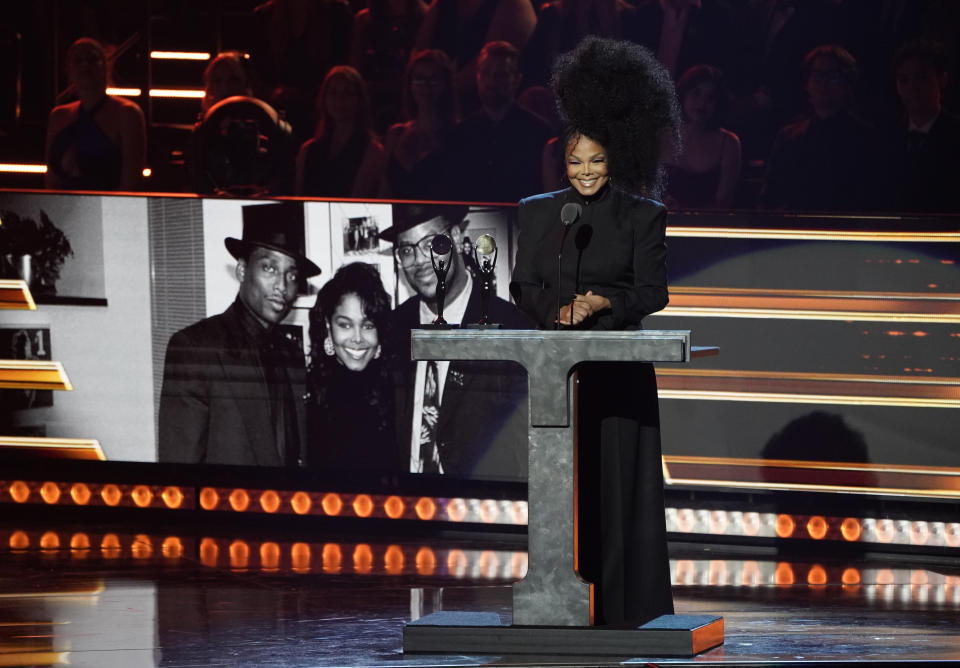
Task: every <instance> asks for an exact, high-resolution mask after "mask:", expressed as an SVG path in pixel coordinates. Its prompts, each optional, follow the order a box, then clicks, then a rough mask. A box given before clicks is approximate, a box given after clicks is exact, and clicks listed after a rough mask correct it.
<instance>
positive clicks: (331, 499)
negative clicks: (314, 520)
mask: <svg viewBox="0 0 960 668" xmlns="http://www.w3.org/2000/svg"><path fill="white" fill-rule="evenodd" d="M320 507H321V508H323V512H325V513H326V514H327V515H333V516H337V515H339V514H340V511H341V510H343V499H341V498H340V495H339V494H334V493H333V492H330V493H329V494H325V495H324V496H323V499H321V500H320Z"/></svg>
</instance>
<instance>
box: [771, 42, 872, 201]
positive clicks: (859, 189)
mask: <svg viewBox="0 0 960 668" xmlns="http://www.w3.org/2000/svg"><path fill="white" fill-rule="evenodd" d="M803 70H804V81H805V86H806V91H807V96H808V98H809V100H810V106H811V107H812V111H811V113H810V114H809V115H807V116H806V117H805V118H803V119H802V120H800V121H798V122H796V123H792V124H790V125H787V126H786V127H784V128H783V129H782V130H781V131H780V132H779V134H778V135H777V138H776V141H775V142H774V146H773V151H772V152H771V154H770V159H769V160H768V161H767V173H766V183H765V184H764V189H763V193H762V194H761V204H762V205H763V206H764V207H767V208H773V209H794V210H812V211H850V210H854V209H863V208H872V207H874V206H875V204H876V197H875V194H874V192H873V191H875V190H876V189H878V183H877V173H876V171H875V168H876V166H877V157H878V153H877V137H876V136H875V135H874V133H873V132H872V131H871V129H870V128H869V127H868V126H867V125H866V124H864V123H863V122H862V121H860V120H859V119H857V118H856V117H854V116H853V114H852V113H851V109H852V106H853V91H854V85H855V82H856V78H857V63H856V61H855V60H854V59H853V56H851V55H850V53H849V52H848V51H847V50H846V49H844V48H842V47H839V46H835V45H826V46H818V47H816V48H815V49H813V50H812V51H811V52H810V53H808V54H807V57H806V58H805V59H804V67H803Z"/></svg>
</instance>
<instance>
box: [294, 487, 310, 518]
mask: <svg viewBox="0 0 960 668" xmlns="http://www.w3.org/2000/svg"><path fill="white" fill-rule="evenodd" d="M290 507H291V508H293V512H295V513H296V514H297V515H306V514H307V513H309V512H310V508H312V507H313V501H311V500H310V495H309V494H307V493H306V492H297V493H296V494H294V495H293V496H291V497H290Z"/></svg>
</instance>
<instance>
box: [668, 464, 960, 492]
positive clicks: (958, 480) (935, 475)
mask: <svg viewBox="0 0 960 668" xmlns="http://www.w3.org/2000/svg"><path fill="white" fill-rule="evenodd" d="M663 464H664V470H665V472H666V476H667V477H666V483H667V484H668V485H696V486H710V487H735V488H740V489H764V490H791V491H803V492H849V493H853V494H871V495H878V494H879V495H890V496H909V497H929V498H938V499H960V471H958V470H957V469H955V468H948V467H941V466H906V465H891V464H869V463H866V464H860V463H845V462H808V461H799V460H786V459H784V460H780V459H754V458H740V457H699V456H682V455H664V456H663Z"/></svg>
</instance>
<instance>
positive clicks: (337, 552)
mask: <svg viewBox="0 0 960 668" xmlns="http://www.w3.org/2000/svg"><path fill="white" fill-rule="evenodd" d="M320 560H321V562H322V563H323V572H324V573H339V572H340V569H341V568H342V567H343V551H342V550H341V549H340V546H339V545H338V544H336V543H326V544H324V546H323V551H322V552H321V553H320Z"/></svg>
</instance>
